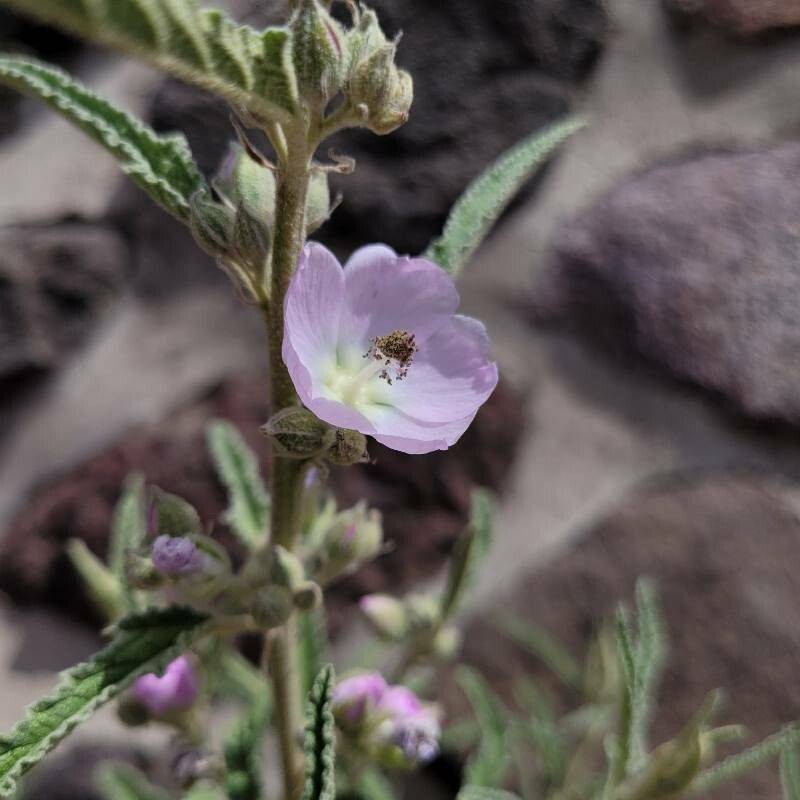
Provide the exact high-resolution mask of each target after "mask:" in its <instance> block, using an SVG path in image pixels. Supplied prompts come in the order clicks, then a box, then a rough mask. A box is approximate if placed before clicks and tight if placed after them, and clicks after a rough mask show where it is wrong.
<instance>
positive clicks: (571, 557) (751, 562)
mask: <svg viewBox="0 0 800 800" xmlns="http://www.w3.org/2000/svg"><path fill="white" fill-rule="evenodd" d="M795 491H796V490H795ZM788 496H789V492H788V487H785V486H783V485H782V484H780V483H779V482H776V481H770V480H766V479H757V478H746V477H738V478H736V477H718V478H708V479H695V480H692V479H691V478H687V479H686V480H685V481H674V482H673V483H671V484H668V485H662V486H653V487H650V488H646V489H643V490H642V491H640V492H637V493H635V494H634V495H633V496H631V497H629V498H628V499H627V500H626V501H625V502H624V503H623V504H622V505H621V506H620V507H619V508H618V510H616V511H613V512H612V513H611V514H609V516H608V517H607V518H606V519H604V520H602V521H601V522H598V523H597V524H595V525H593V526H592V527H591V528H590V529H589V530H587V532H586V534H585V535H584V536H583V537H582V538H581V540H580V541H579V542H578V543H577V544H576V545H575V546H573V547H571V548H569V549H568V550H566V551H565V552H563V553H562V554H560V555H558V556H556V557H555V558H554V559H553V560H552V561H551V562H550V563H548V564H545V565H543V566H542V567H541V568H539V569H537V570H535V571H534V572H532V573H531V574H530V575H529V576H527V577H526V578H525V579H524V580H522V581H520V583H519V584H518V586H517V587H516V588H515V589H513V590H512V594H511V599H510V601H509V602H508V603H504V604H503V610H504V611H505V610H508V611H510V612H511V613H513V614H516V615H519V616H521V617H523V618H528V619H530V620H531V621H533V622H535V623H536V624H538V625H540V626H543V627H544V628H545V629H546V630H548V631H549V632H550V633H551V634H553V635H554V636H556V637H557V638H558V639H559V640H561V641H563V642H564V643H565V644H566V645H567V647H568V648H569V649H571V650H572V651H573V652H575V653H576V654H577V653H582V652H583V651H584V648H585V646H586V643H587V640H588V638H589V635H590V633H591V631H592V630H594V629H596V627H597V626H598V625H599V623H600V622H601V621H602V620H603V619H605V618H608V617H609V616H610V615H611V614H612V613H613V611H614V608H615V605H616V604H617V603H618V602H619V601H624V602H626V603H630V601H631V600H632V596H633V588H634V584H635V581H636V579H637V578H638V577H639V576H649V577H651V578H653V579H654V580H655V581H656V585H657V587H658V590H659V594H660V596H661V600H662V604H663V607H664V611H665V615H666V621H667V627H668V632H669V637H670V641H671V648H670V651H671V652H670V660H669V665H668V668H667V671H666V675H665V680H664V683H663V687H662V691H661V696H660V708H659V710H658V712H657V713H656V717H655V720H656V724H655V730H654V737H653V739H654V743H658V742H660V741H662V740H663V739H664V737H667V736H671V735H673V734H674V733H675V732H676V731H677V730H678V729H679V727H680V726H681V724H682V723H683V722H685V721H686V720H687V719H689V718H690V716H691V714H692V712H693V711H694V710H695V709H696V708H697V707H698V706H699V704H700V703H701V702H702V700H703V698H704V697H705V695H706V693H707V692H709V691H711V690H713V689H715V688H718V687H719V688H723V689H725V691H726V693H727V697H728V698H729V704H728V706H729V707H728V708H727V709H726V713H725V714H724V717H725V721H731V722H736V723H743V724H745V725H746V726H747V727H748V729H749V730H750V732H751V733H750V735H749V736H748V743H750V742H753V741H756V740H757V739H758V738H760V737H763V736H765V735H767V734H768V733H770V732H772V731H774V730H776V729H777V728H779V727H780V726H781V725H782V724H784V723H786V722H789V721H791V720H793V719H796V718H797V717H798V716H800V684H798V682H797V680H796V679H795V675H796V672H797V659H798V653H799V652H800V606H798V602H797V598H798V597H799V596H800V576H799V575H798V572H797V570H796V569H795V564H796V563H797V561H798V558H799V557H800V520H799V519H798V516H797V513H796V508H793V507H792V506H791V505H790V504H789V502H787V498H788ZM496 616H497V610H496V609H493V610H491V611H490V612H489V613H488V614H486V615H484V617H483V621H482V622H479V623H477V624H476V625H475V626H474V627H473V628H472V629H471V630H468V631H467V633H466V636H465V642H466V652H465V658H466V660H467V661H469V662H471V663H473V664H475V665H477V666H479V667H480V668H481V670H482V671H483V672H484V673H485V674H486V675H487V676H488V677H489V678H490V680H491V681H492V683H493V684H494V685H495V686H496V687H497V688H499V689H500V691H501V692H503V693H504V694H506V695H507V696H508V695H509V694H510V689H511V687H512V685H513V683H514V681H515V679H516V678H518V677H520V676H521V675H523V674H525V673H529V674H530V673H533V674H534V675H535V677H538V678H540V679H543V680H545V685H548V679H547V678H546V677H544V676H545V671H544V670H543V668H542V667H541V665H540V664H539V663H537V662H536V661H534V660H533V659H532V658H531V657H529V656H526V655H524V654H523V653H522V652H521V651H520V650H519V649H517V648H516V647H515V646H514V645H513V644H511V643H510V641H509V640H508V639H506V638H504V637H503V636H502V635H501V634H499V633H498V632H497V628H496V627H495V626H496V622H495V620H496ZM549 685H550V686H551V687H552V686H553V685H554V684H553V683H552V682H550V683H549ZM451 697H452V698H453V700H452V701H451V702H452V703H454V705H455V706H456V707H461V708H463V706H461V703H462V701H461V699H460V697H459V695H458V694H457V693H453V694H452V695H451ZM777 787H778V783H777V770H776V768H775V765H773V767H772V768H768V769H764V770H761V771H759V772H758V773H757V774H753V775H751V776H750V777H748V778H746V779H744V780H743V781H740V782H739V783H737V784H731V785H729V786H728V787H726V788H725V789H723V790H722V791H721V792H718V793H716V794H715V795H714V796H715V797H717V798H720V800H722V798H726V800H751V799H752V798H755V797H777V796H778V794H779V790H778V788H777Z"/></svg>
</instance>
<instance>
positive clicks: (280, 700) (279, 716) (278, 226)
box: [261, 121, 311, 800]
mask: <svg viewBox="0 0 800 800" xmlns="http://www.w3.org/2000/svg"><path fill="white" fill-rule="evenodd" d="M306 131H307V126H306V125H304V124H301V122H300V121H298V123H297V124H296V125H295V126H294V127H293V129H292V130H291V131H289V132H287V135H286V137H285V151H284V152H285V156H284V157H283V158H281V159H280V161H279V164H278V168H277V174H276V178H277V192H276V196H275V232H274V237H275V238H274V243H273V251H272V279H271V291H270V298H269V301H268V302H266V301H265V302H262V305H261V308H262V312H263V313H264V317H265V320H266V323H267V336H268V340H269V367H270V404H271V408H272V411H273V412H276V411H280V410H281V409H284V408H288V407H289V406H291V405H294V404H295V403H296V402H297V395H296V394H295V390H294V385H293V384H292V379H291V377H290V376H289V373H288V372H287V370H286V366H285V365H284V363H283V357H282V355H281V350H282V346H283V327H284V299H285V297H286V291H287V289H288V287H289V282H290V280H291V277H292V273H293V271H294V267H295V265H296V264H297V259H298V258H299V256H300V251H301V249H302V247H303V242H304V240H305V216H306V197H307V195H308V183H309V179H310V175H311V173H310V163H311V153H310V152H309V145H308V137H307V133H306ZM302 476H303V467H302V463H301V462H299V461H296V460H293V459H289V458H284V457H281V456H280V455H278V454H277V453H275V452H273V461H272V472H271V479H270V481H271V487H270V489H271V496H272V519H271V530H272V541H273V543H275V544H278V545H281V546H282V547H284V548H286V550H288V551H289V552H292V550H293V548H294V546H295V540H296V538H297V529H298V524H299V514H298V510H299V504H300V496H301V493H302ZM272 636H273V639H272V644H271V653H270V655H269V659H268V661H267V663H268V669H269V675H270V678H271V680H272V685H273V693H274V698H275V709H276V715H275V722H276V726H277V732H278V743H279V746H280V752H281V764H282V770H283V782H284V796H285V800H297V798H298V797H299V796H300V794H301V792H302V786H303V751H302V748H301V741H302V736H301V734H302V729H303V707H302V697H301V689H300V669H299V659H298V652H297V631H296V621H295V615H294V614H293V615H292V617H291V618H290V619H289V620H288V621H287V623H286V625H284V626H283V628H281V629H280V630H279V631H276V632H274V633H273V634H272Z"/></svg>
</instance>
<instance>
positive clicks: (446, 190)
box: [152, 0, 606, 252]
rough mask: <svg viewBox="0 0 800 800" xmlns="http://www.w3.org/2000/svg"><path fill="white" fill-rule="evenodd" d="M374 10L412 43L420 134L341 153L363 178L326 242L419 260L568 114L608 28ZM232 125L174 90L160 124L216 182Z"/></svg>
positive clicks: (506, 5)
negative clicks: (524, 141) (505, 165)
mask: <svg viewBox="0 0 800 800" xmlns="http://www.w3.org/2000/svg"><path fill="white" fill-rule="evenodd" d="M370 5H371V6H373V7H374V8H376V10H377V11H378V14H379V16H380V18H381V20H382V22H383V24H384V27H385V29H386V31H387V33H388V34H389V35H395V34H397V33H399V32H400V31H402V32H403V41H402V43H401V45H400V49H399V56H398V61H399V63H400V64H401V65H402V66H403V67H405V68H407V69H409V70H410V71H411V72H412V74H413V75H414V77H415V95H416V97H415V101H414V107H413V109H412V113H411V120H410V122H409V123H408V124H407V125H405V126H404V127H403V128H401V129H400V130H399V131H396V132H395V133H393V134H392V135H391V136H388V137H376V136H374V135H373V134H371V133H368V132H365V131H347V132H345V133H344V134H342V135H341V136H339V137H337V138H336V139H335V140H334V141H333V146H334V147H335V149H337V150H339V151H341V152H344V153H347V154H349V155H352V156H354V157H355V158H356V160H357V163H358V167H357V169H356V172H355V173H354V174H353V175H352V176H348V177H345V178H342V179H340V180H338V181H336V186H335V188H336V189H338V190H341V191H342V192H343V193H344V203H343V204H342V206H341V207H340V208H339V209H338V210H337V211H336V213H335V214H334V216H333V218H332V220H331V221H330V222H329V223H328V224H327V225H326V226H325V227H324V228H323V229H322V236H323V238H329V239H334V240H338V239H345V240H348V241H352V240H357V241H359V242H364V241H384V242H387V243H389V244H391V245H392V246H394V247H396V248H397V249H399V250H400V251H403V252H419V251H420V250H422V249H423V248H424V247H425V246H426V245H427V243H428V242H429V241H430V239H431V238H432V237H433V236H435V235H436V234H437V233H438V232H439V231H440V230H441V227H442V224H443V223H444V220H445V218H446V215H447V212H448V211H449V209H450V206H451V205H452V204H453V202H454V201H455V200H456V198H457V197H458V196H459V194H460V193H461V192H462V191H463V190H464V189H465V188H466V186H467V184H468V183H469V181H470V180H471V179H472V178H473V177H475V176H476V175H477V174H478V173H479V172H480V171H481V170H482V169H483V168H484V167H485V166H487V165H488V163H489V162H490V161H492V160H493V159H494V158H495V157H496V156H498V155H499V154H500V153H501V152H503V150H505V149H506V148H507V147H509V146H510V145H512V144H513V143H515V142H516V141H517V140H519V139H521V138H522V137H524V136H526V135H527V134H529V133H530V132H531V131H533V130H535V129H537V128H539V127H542V126H543V125H545V124H547V123H549V122H552V121H553V120H555V119H556V118H558V117H560V116H561V115H563V114H565V113H566V111H567V108H568V105H569V98H570V96H571V94H572V93H573V91H574V89H575V87H576V85H577V84H579V83H580V82H581V81H582V80H583V79H584V78H585V77H586V76H587V75H588V73H589V71H590V69H591V67H592V65H593V63H594V61H595V60H596V58H597V56H598V54H599V52H600V49H601V41H602V39H603V36H604V33H605V28H606V17H605V14H604V12H603V10H602V3H601V2H599V0H546V2H537V3H535V4H532V3H530V2H528V0H501V1H500V2H495V3H491V4H486V3H485V2H483V1H482V0H470V1H469V2H463V0H447V1H446V2H437V3H431V2H428V0H415V2H405V3H396V2H389V0H378V2H373V3H371V4H370ZM342 13H346V12H345V11H343V12H342ZM255 17H256V18H250V17H248V20H249V21H251V22H252V23H253V24H262V23H264V22H266V21H274V12H272V16H270V15H261V16H259V15H255ZM228 113H229V112H228V110H227V108H226V107H225V106H224V105H223V104H220V103H217V102H215V101H212V100H209V99H208V98H207V97H204V96H202V95H201V94H200V93H198V92H195V91H193V90H191V89H187V88H186V87H184V86H182V85H180V84H178V83H176V82H168V83H167V84H166V85H165V86H164V87H163V88H162V90H161V91H160V92H159V94H158V96H157V97H156V100H155V103H154V106H153V111H152V121H153V124H154V126H155V127H157V128H158V129H161V130H172V129H176V128H177V129H181V130H184V131H186V133H187V135H188V136H189V139H190V142H191V144H192V148H193V150H194V151H195V152H196V153H197V155H198V157H199V159H200V162H201V165H202V166H203V168H204V169H206V170H212V169H214V168H215V166H216V165H217V163H218V162H219V160H220V159H221V157H222V155H223V153H224V150H225V147H226V146H227V142H228V141H229V140H230V139H231V138H233V132H232V130H231V127H230V125H229V123H228V120H227V117H228ZM323 155H324V154H323Z"/></svg>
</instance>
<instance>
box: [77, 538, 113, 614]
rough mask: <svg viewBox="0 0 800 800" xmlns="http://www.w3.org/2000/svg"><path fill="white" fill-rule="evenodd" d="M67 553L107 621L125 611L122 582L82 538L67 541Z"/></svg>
mask: <svg viewBox="0 0 800 800" xmlns="http://www.w3.org/2000/svg"><path fill="white" fill-rule="evenodd" d="M67 555H68V556H69V560H70V561H71V562H72V566H73V567H75V570H76V572H77V573H78V574H79V575H80V576H81V580H82V581H83V583H84V585H85V586H86V590H87V591H88V592H89V596H90V597H91V599H92V602H93V603H94V605H95V607H96V608H97V610H98V611H99V612H100V613H101V614H102V615H103V617H104V618H105V619H106V620H107V621H108V622H113V621H114V620H116V619H118V618H119V617H121V616H122V615H123V614H124V613H125V601H124V599H123V592H122V583H121V582H120V580H119V579H118V578H117V576H116V575H114V573H113V572H112V571H111V570H110V569H109V568H108V567H107V566H106V565H105V564H104V563H103V562H102V561H101V560H100V559H99V558H98V557H97V556H96V555H95V554H94V553H93V552H92V551H91V550H90V549H89V548H88V547H87V546H86V542H84V541H83V540H82V539H70V540H69V541H68V542H67Z"/></svg>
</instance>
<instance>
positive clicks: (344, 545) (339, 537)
mask: <svg viewBox="0 0 800 800" xmlns="http://www.w3.org/2000/svg"><path fill="white" fill-rule="evenodd" d="M382 547H383V525H382V523H381V515H380V513H379V512H378V511H375V510H374V509H372V510H371V509H368V508H367V505H366V503H364V502H360V503H357V504H356V505H355V506H353V508H350V509H348V510H347V511H340V512H339V513H338V514H337V515H336V516H335V517H334V519H333V522H332V523H331V525H330V526H329V527H328V529H327V530H326V531H325V532H324V534H323V537H322V542H321V544H320V547H319V550H318V551H317V552H316V553H315V554H314V557H313V562H314V565H313V573H314V578H315V580H316V581H317V582H318V583H320V584H323V585H324V584H325V583H328V582H329V581H331V580H333V579H334V578H336V577H338V576H339V575H342V574H343V573H346V572H351V571H353V570H355V569H357V568H358V567H359V566H360V565H361V564H363V563H364V562H365V561H369V560H370V559H372V558H375V556H377V555H378V553H380V551H381V548H382Z"/></svg>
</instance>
